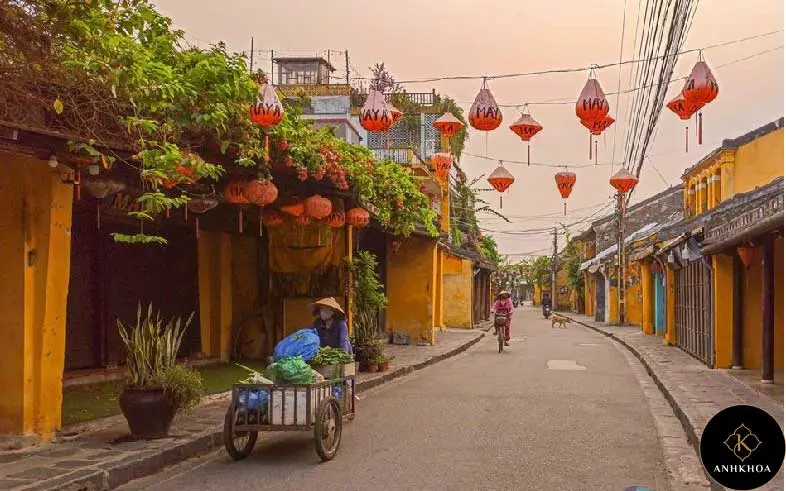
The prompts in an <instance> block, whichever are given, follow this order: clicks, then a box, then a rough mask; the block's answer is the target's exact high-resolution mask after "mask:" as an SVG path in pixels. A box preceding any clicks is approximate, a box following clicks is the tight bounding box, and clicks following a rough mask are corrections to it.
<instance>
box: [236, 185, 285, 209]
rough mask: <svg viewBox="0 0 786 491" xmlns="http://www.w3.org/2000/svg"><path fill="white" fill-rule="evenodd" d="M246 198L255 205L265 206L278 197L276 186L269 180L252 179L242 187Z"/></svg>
mask: <svg viewBox="0 0 786 491" xmlns="http://www.w3.org/2000/svg"><path fill="white" fill-rule="evenodd" d="M243 193H244V194H245V197H246V199H247V200H248V201H249V202H250V203H253V204H255V205H257V206H265V205H269V204H270V203H272V202H274V201H275V200H276V198H278V188H277V187H276V185H275V184H273V183H272V182H271V181H269V180H264V179H252V180H251V181H248V182H247V183H246V186H245V188H243Z"/></svg>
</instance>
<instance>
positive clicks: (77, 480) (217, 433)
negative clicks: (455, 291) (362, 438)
mask: <svg viewBox="0 0 786 491" xmlns="http://www.w3.org/2000/svg"><path fill="white" fill-rule="evenodd" d="M484 336H485V335H484V334H481V335H480V336H477V337H475V338H473V339H471V340H469V341H467V342H465V343H464V344H462V345H460V346H458V347H456V348H454V349H452V350H450V351H447V352H445V353H442V354H440V355H436V356H433V357H431V358H429V359H427V360H424V361H422V362H420V363H416V364H414V365H407V366H404V367H399V368H397V369H395V370H392V371H390V372H389V373H386V374H385V375H383V376H380V377H377V378H374V379H370V380H365V381H363V382H358V383H357V384H356V385H355V393H356V394H359V393H361V392H365V391H367V390H369V389H372V388H374V387H378V386H380V385H383V384H385V383H387V382H390V381H391V380H394V379H397V378H400V377H403V376H405V375H408V374H410V373H412V372H415V371H417V370H422V369H423V368H426V367H428V366H430V365H434V364H436V363H439V362H441V361H443V360H446V359H448V358H451V357H453V356H456V355H458V354H460V353H462V352H464V351H466V350H467V349H469V348H470V347H472V346H474V345H475V344H477V343H478V342H479V341H480V340H481V339H482V338H483V337H484ZM227 393H228V392H227ZM223 429H224V426H223V423H222V424H220V425H215V426H213V427H211V428H210V429H208V430H205V431H203V432H201V433H199V434H197V435H195V436H194V437H193V438H192V439H190V440H188V441H184V442H182V443H176V444H174V445H172V446H171V447H168V448H165V449H162V450H160V451H150V453H146V452H142V453H140V454H138V455H130V456H128V457H126V458H124V459H120V460H117V461H114V462H107V463H103V464H98V465H97V467H90V468H85V469H79V470H76V471H74V472H72V473H70V474H66V475H65V476H62V477H59V478H56V479H53V480H50V481H44V482H39V483H35V484H31V485H30V486H28V487H25V488H22V489H23V490H24V491H33V490H35V491H106V490H110V489H114V488H116V487H118V486H121V485H123V484H127V483H129V482H131V481H133V480H135V479H140V478H143V477H146V476H150V475H152V474H155V473H157V472H159V471H161V470H163V469H164V468H165V467H169V466H171V465H174V464H177V463H180V462H183V461H185V460H188V459H190V458H193V457H198V456H200V455H203V454H206V453H208V452H210V451H212V450H214V449H216V448H217V447H220V446H222V445H223V444H224V443H223Z"/></svg>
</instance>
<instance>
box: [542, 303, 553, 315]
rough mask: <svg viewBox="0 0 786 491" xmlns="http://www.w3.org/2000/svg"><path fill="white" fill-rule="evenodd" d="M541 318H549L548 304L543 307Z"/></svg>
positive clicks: (549, 306) (549, 307)
mask: <svg viewBox="0 0 786 491" xmlns="http://www.w3.org/2000/svg"><path fill="white" fill-rule="evenodd" d="M543 317H545V318H546V319H548V318H549V317H551V305H548V304H546V305H543Z"/></svg>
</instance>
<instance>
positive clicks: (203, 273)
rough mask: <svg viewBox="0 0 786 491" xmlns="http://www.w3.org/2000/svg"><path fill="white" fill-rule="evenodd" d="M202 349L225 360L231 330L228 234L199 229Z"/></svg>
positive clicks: (198, 254)
mask: <svg viewBox="0 0 786 491" xmlns="http://www.w3.org/2000/svg"><path fill="white" fill-rule="evenodd" d="M197 257H198V264H199V319H200V322H201V325H200V333H201V337H202V353H203V354H205V355H206V356H209V357H220V358H221V360H222V361H228V360H229V355H230V351H231V331H232V313H233V308H232V299H233V295H232V293H233V292H232V276H233V275H232V236H231V235H230V234H228V233H225V232H220V231H205V230H203V231H201V232H200V234H199V239H198V240H197Z"/></svg>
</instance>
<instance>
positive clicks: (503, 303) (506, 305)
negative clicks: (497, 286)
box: [491, 290, 513, 346]
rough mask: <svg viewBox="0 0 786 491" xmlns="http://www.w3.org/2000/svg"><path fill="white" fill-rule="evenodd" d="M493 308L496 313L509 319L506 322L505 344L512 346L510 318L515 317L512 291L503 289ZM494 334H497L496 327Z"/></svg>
mask: <svg viewBox="0 0 786 491" xmlns="http://www.w3.org/2000/svg"><path fill="white" fill-rule="evenodd" d="M491 310H492V311H493V312H495V313H498V314H501V315H505V316H506V317H507V318H508V321H507V322H506V323H505V346H510V345H509V344H508V342H509V341H510V320H511V318H512V317H513V302H511V300H510V292H508V291H504V290H503V291H501V292H499V294H497V300H496V302H494V306H493V307H492V308H491ZM494 334H495V335H496V334H497V328H496V327H495V328H494Z"/></svg>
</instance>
